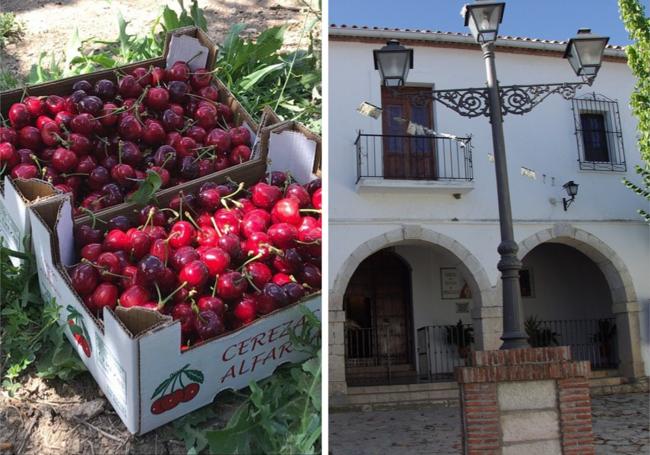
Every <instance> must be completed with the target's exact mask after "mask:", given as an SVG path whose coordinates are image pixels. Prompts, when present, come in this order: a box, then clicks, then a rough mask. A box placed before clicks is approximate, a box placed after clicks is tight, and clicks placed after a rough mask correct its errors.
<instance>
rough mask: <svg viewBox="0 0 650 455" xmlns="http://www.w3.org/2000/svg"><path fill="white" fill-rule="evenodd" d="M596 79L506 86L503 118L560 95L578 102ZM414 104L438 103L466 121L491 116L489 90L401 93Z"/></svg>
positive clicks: (525, 110)
mask: <svg viewBox="0 0 650 455" xmlns="http://www.w3.org/2000/svg"><path fill="white" fill-rule="evenodd" d="M592 82H593V79H585V80H584V81H583V82H563V83H559V84H538V85H505V86H500V87H499V94H500V97H501V110H502V114H503V115H507V114H513V115H523V114H526V113H527V112H530V111H532V110H533V108H535V106H537V105H538V104H539V103H541V102H542V101H544V100H545V99H546V98H548V97H549V96H550V95H553V94H558V95H560V96H562V97H563V98H564V99H566V100H570V99H572V98H575V95H576V91H577V90H578V89H579V88H582V87H584V86H591V84H592ZM400 96H407V97H409V98H411V99H412V101H413V102H414V104H416V105H419V106H423V105H424V104H426V103H427V102H428V101H429V100H432V99H433V100H435V101H438V102H439V103H442V104H444V105H445V106H447V107H448V108H450V109H452V110H454V111H456V112H458V113H459V114H460V115H462V116H463V117H470V118H472V117H480V116H485V117H489V116H490V103H489V99H488V90H487V88H468V89H461V90H430V91H424V90H423V91H419V92H415V93H400Z"/></svg>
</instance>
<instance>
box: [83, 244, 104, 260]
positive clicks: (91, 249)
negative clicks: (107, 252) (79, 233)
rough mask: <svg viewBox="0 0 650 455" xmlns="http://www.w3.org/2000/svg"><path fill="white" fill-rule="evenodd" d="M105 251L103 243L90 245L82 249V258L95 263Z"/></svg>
mask: <svg viewBox="0 0 650 455" xmlns="http://www.w3.org/2000/svg"><path fill="white" fill-rule="evenodd" d="M103 251H104V249H103V248H102V244H101V243H89V244H88V245H84V246H83V248H81V257H82V258H84V259H88V260H89V261H93V262H94V261H96V260H97V258H98V257H99V255H100V254H102V252H103Z"/></svg>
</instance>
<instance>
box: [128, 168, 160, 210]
mask: <svg viewBox="0 0 650 455" xmlns="http://www.w3.org/2000/svg"><path fill="white" fill-rule="evenodd" d="M161 186H162V179H161V178H160V175H158V173H157V172H155V171H152V170H151V169H147V177H146V178H145V179H144V181H142V182H141V183H140V186H139V188H138V189H137V190H136V191H135V192H134V193H133V194H132V195H131V196H130V197H129V198H128V199H127V200H128V202H133V203H135V204H137V205H146V204H148V203H149V201H150V200H151V199H152V198H153V197H154V194H155V193H156V192H157V191H158V190H159V189H160V187H161Z"/></svg>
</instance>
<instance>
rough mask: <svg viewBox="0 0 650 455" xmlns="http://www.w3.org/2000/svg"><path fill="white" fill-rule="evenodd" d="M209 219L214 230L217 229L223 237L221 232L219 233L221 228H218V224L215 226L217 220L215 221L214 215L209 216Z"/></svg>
mask: <svg viewBox="0 0 650 455" xmlns="http://www.w3.org/2000/svg"><path fill="white" fill-rule="evenodd" d="M210 221H211V222H212V226H214V230H215V231H217V234H218V235H219V237H223V234H222V233H221V230H219V226H217V222H216V221H215V219H214V216H211V217H210Z"/></svg>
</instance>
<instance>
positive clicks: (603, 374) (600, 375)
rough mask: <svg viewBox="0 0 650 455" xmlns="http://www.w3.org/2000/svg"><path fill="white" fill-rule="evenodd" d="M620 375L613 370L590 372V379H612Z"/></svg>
mask: <svg viewBox="0 0 650 455" xmlns="http://www.w3.org/2000/svg"><path fill="white" fill-rule="evenodd" d="M619 374H620V373H619V372H618V370H616V369H613V370H591V377H592V379H593V378H605V377H613V376H618V375H619Z"/></svg>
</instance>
